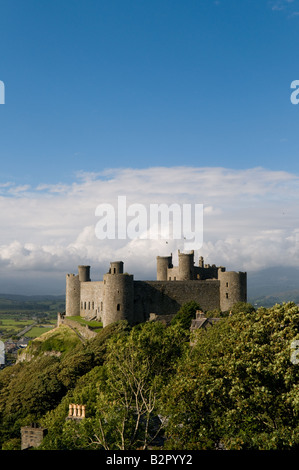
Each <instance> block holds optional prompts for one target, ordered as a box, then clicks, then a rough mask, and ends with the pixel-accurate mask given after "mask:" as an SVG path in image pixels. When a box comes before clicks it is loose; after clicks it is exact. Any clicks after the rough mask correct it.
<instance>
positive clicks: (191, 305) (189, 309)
mask: <svg viewBox="0 0 299 470" xmlns="http://www.w3.org/2000/svg"><path fill="white" fill-rule="evenodd" d="M196 310H201V307H200V305H199V304H198V303H197V302H195V301H194V300H191V301H190V302H187V303H185V304H184V305H182V307H181V308H180V309H179V311H178V313H177V314H176V315H175V316H174V317H173V319H172V321H171V325H177V324H179V325H180V327H181V328H183V329H184V330H189V329H190V326H191V321H192V319H193V318H195V316H196Z"/></svg>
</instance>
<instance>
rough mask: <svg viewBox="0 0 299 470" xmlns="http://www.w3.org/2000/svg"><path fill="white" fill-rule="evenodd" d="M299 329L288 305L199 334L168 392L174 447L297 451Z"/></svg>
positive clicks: (227, 320)
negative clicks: (297, 354)
mask: <svg viewBox="0 0 299 470" xmlns="http://www.w3.org/2000/svg"><path fill="white" fill-rule="evenodd" d="M298 329H299V310H298V307H297V306H296V305H295V304H292V303H289V304H283V305H276V306H274V307H273V308H271V309H263V308H262V309H259V310H257V311H256V312H255V311H251V312H250V313H246V312H245V313H244V312H242V311H241V312H239V313H235V314H234V315H232V316H231V317H228V318H225V319H222V320H221V321H220V322H218V323H217V324H215V325H214V326H213V327H211V328H210V329H208V330H207V331H203V330H199V331H197V332H196V333H195V337H196V345H195V346H194V348H191V349H190V352H189V354H188V355H186V356H185V357H184V358H183V359H182V360H181V362H180V365H179V367H178V370H177V373H176V375H175V376H174V377H173V379H172V381H171V382H170V384H169V385H168V386H167V387H166V389H165V390H164V394H163V395H164V398H163V400H164V411H165V413H166V416H167V418H168V428H167V435H168V442H167V446H168V447H170V448H175V449H215V448H217V447H221V446H223V447H224V448H226V449H266V450H268V449H290V448H295V447H297V448H298V446H299V427H298V412H299V405H298V403H299V389H298V379H299V367H298V364H294V363H292V361H291V360H290V352H291V351H290V345H291V343H292V341H293V340H294V339H295V338H298V337H299V336H298Z"/></svg>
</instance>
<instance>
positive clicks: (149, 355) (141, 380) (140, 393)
mask: <svg viewBox="0 0 299 470" xmlns="http://www.w3.org/2000/svg"><path fill="white" fill-rule="evenodd" d="M185 339H186V335H185V333H184V332H183V331H182V330H181V329H180V328H178V327H169V328H166V327H165V326H164V325H162V324H161V323H159V322H157V323H155V322H153V323H152V322H151V323H145V324H143V325H138V326H136V327H134V328H133V329H132V331H131V333H130V334H129V335H128V336H127V337H124V336H122V337H117V336H116V337H114V338H112V339H111V341H110V342H109V345H108V353H107V359H106V362H105V364H104V367H103V373H104V374H105V379H104V380H103V381H102V382H100V383H99V384H98V400H97V413H96V425H95V426H94V437H93V439H92V441H93V444H94V445H98V446H99V447H100V448H103V449H106V450H113V449H121V450H129V449H136V448H143V449H146V448H147V446H148V445H149V443H151V442H153V441H154V439H155V438H156V437H157V436H158V435H159V431H160V429H161V428H162V425H163V423H162V422H161V420H160V419H159V418H158V399H159V396H160V392H161V389H162V387H163V386H165V384H166V383H167V381H168V380H169V378H170V377H171V375H172V374H173V372H174V370H175V364H176V361H177V360H178V357H179V356H180V355H181V354H182V352H183V350H184V349H185V348H186V343H185Z"/></svg>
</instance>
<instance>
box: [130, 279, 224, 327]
mask: <svg viewBox="0 0 299 470" xmlns="http://www.w3.org/2000/svg"><path fill="white" fill-rule="evenodd" d="M191 300H194V301H196V302H198V303H199V304H200V306H201V308H202V309H203V310H213V309H216V308H220V282H219V281H218V280H206V281H135V282H134V313H135V315H134V316H135V321H136V322H143V321H147V320H148V319H149V317H150V314H151V313H156V314H157V315H174V314H176V313H177V311H178V310H179V309H180V307H181V306H182V305H183V304H185V303H187V302H190V301H191Z"/></svg>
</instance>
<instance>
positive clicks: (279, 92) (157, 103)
mask: <svg viewBox="0 0 299 470" xmlns="http://www.w3.org/2000/svg"><path fill="white" fill-rule="evenodd" d="M297 13H299V2H298V1H292V2H291V1H289V2H288V1H280V2H279V1H273V2H271V1H267V0H265V1H264V0H259V1H256V0H254V1H248V0H242V1H240V0H234V1H233V0H228V1H227V0H219V1H212V0H211V1H210V0H204V1H203V0H202V1H199V0H187V1H184V2H183V1H181V0H151V1H140V0H125V1H124V0H122V1H121V0H109V1H108V0H86V1H82V0H72V1H70V0H51V1H50V0H43V1H40V0H27V1H26V2H24V1H23V0H14V1H13V2H12V1H11V0H2V2H1V15H0V44H1V46H0V79H1V80H2V81H3V82H4V83H5V87H6V96H5V99H6V103H5V105H2V106H0V154H1V180H2V182H5V181H7V180H9V181H16V182H18V183H23V184H38V183H55V182H57V181H62V182H64V181H68V182H69V181H71V180H72V178H73V176H74V174H75V173H76V172H77V171H80V170H83V171H91V172H97V171H101V170H103V169H105V168H110V167H112V168H113V167H133V168H136V167H138V168H146V167H149V166H152V165H154V166H156V165H159V166H160V165H163V166H173V165H182V164H184V165H191V166H193V165H196V166H207V165H208V166H224V167H228V168H248V167H255V166H263V167H266V168H269V169H283V170H287V171H292V172H295V173H298V171H299V163H298V162H299V159H298V150H299V139H298V137H297V136H298V126H299V106H298V107H297V106H294V105H292V104H291V102H290V94H291V90H290V83H291V81H293V80H295V79H298V78H299V70H298V60H297V44H298V42H299V16H298V15H297Z"/></svg>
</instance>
